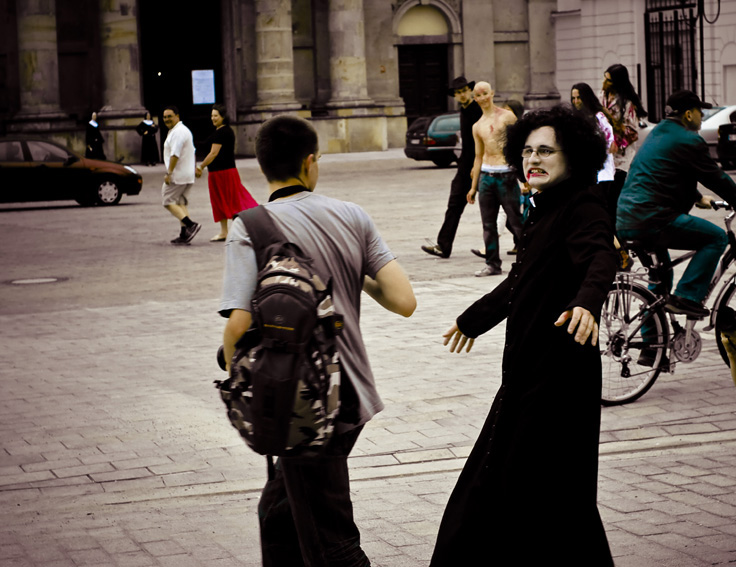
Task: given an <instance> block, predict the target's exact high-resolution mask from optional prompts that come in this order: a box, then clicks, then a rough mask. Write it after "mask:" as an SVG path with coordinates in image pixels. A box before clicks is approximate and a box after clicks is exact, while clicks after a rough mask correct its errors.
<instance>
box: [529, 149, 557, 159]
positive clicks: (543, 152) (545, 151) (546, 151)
mask: <svg viewBox="0 0 736 567" xmlns="http://www.w3.org/2000/svg"><path fill="white" fill-rule="evenodd" d="M561 151H562V150H553V149H552V148H547V147H545V146H542V147H541V148H536V149H534V148H524V149H523V150H521V157H523V158H524V159H529V158H530V157H532V154H533V153H535V152H536V154H537V155H538V156H539V157H540V158H542V159H544V158H548V157H549V156H551V155H552V154H554V153H557V152H561Z"/></svg>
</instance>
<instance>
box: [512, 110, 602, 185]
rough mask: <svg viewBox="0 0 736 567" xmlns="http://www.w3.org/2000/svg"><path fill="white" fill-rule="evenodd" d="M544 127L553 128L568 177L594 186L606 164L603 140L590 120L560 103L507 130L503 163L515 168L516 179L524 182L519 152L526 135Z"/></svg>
mask: <svg viewBox="0 0 736 567" xmlns="http://www.w3.org/2000/svg"><path fill="white" fill-rule="evenodd" d="M544 126H550V127H552V128H553V129H554V131H555V139H556V141H557V143H558V144H559V145H560V148H561V149H562V151H563V152H564V153H565V159H566V160H567V164H568V167H569V169H570V176H571V177H572V178H575V179H576V180H577V181H578V182H580V183H584V184H594V183H595V181H596V176H597V174H598V170H600V169H601V168H602V167H603V164H604V163H605V161H606V156H607V149H606V148H607V144H606V138H605V137H604V134H603V132H601V131H600V129H599V128H598V124H597V123H596V122H595V121H594V120H593V119H591V118H588V117H586V116H585V115H583V113H581V112H575V111H574V110H573V109H572V107H570V106H568V105H563V104H560V105H557V106H555V107H552V108H543V109H539V110H534V111H532V112H529V113H527V114H525V115H524V116H523V117H522V118H520V119H519V121H518V122H516V123H515V124H512V125H511V126H509V127H508V129H507V130H506V145H505V147H504V149H503V154H504V156H505V157H506V163H508V164H509V165H510V166H512V167H514V168H515V169H516V171H517V175H518V177H519V179H521V180H522V181H526V179H524V168H523V166H522V157H521V150H522V149H523V148H524V146H525V145H526V140H527V138H528V137H529V134H531V133H532V132H533V131H534V130H537V129H538V128H542V127H544Z"/></svg>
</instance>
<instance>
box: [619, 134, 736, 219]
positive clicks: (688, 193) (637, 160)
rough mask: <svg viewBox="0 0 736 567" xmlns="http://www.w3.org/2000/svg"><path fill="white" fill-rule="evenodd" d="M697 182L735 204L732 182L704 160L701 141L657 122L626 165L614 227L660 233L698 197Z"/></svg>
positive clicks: (705, 152)
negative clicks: (629, 163) (624, 179)
mask: <svg viewBox="0 0 736 567" xmlns="http://www.w3.org/2000/svg"><path fill="white" fill-rule="evenodd" d="M698 183H701V184H702V185H704V186H705V187H707V188H708V189H710V190H712V191H714V192H715V193H716V194H718V195H719V196H720V197H722V198H723V199H725V200H726V201H728V202H729V203H731V204H733V205H736V183H734V181H733V179H731V178H730V177H729V176H728V174H727V173H725V172H724V171H723V170H722V169H721V168H720V167H718V164H717V163H716V162H715V161H714V160H713V158H711V157H710V154H709V153H708V145H707V144H706V143H705V140H703V138H701V137H700V135H699V134H698V133H697V132H693V131H692V130H688V129H687V128H685V126H683V124H682V123H681V122H679V121H677V120H671V119H665V120H662V122H660V123H659V124H658V125H657V126H656V127H655V128H654V130H652V132H651V133H650V134H649V136H648V137H647V139H646V140H644V143H643V144H642V145H641V147H640V148H639V151H638V152H637V153H636V156H634V160H633V161H632V163H631V168H630V169H629V173H628V175H627V177H626V182H625V183H624V186H623V189H622V190H621V196H620V197H619V200H618V208H617V211H616V229H617V230H627V229H628V230H650V231H656V230H659V229H661V228H662V227H664V226H666V225H667V224H669V223H670V222H672V221H673V220H674V219H675V218H676V217H677V216H679V215H681V214H687V213H688V212H689V211H690V209H691V208H692V207H693V205H694V204H695V203H696V202H697V201H699V200H700V199H701V197H702V195H701V194H700V192H699V191H698Z"/></svg>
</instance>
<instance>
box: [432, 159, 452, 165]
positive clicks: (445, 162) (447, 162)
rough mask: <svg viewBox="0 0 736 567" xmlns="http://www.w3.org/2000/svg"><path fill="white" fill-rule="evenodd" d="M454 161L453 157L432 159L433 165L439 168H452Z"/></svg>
mask: <svg viewBox="0 0 736 567" xmlns="http://www.w3.org/2000/svg"><path fill="white" fill-rule="evenodd" d="M452 161H453V160H452V158H451V157H442V158H432V163H433V164H435V165H436V166H437V167H450V164H451V163H452Z"/></svg>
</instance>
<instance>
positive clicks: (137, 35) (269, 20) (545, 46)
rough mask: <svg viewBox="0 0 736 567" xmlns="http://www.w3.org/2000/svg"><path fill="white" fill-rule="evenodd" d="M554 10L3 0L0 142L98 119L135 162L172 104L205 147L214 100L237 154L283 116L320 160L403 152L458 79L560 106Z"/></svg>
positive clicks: (490, 3) (121, 155)
mask: <svg viewBox="0 0 736 567" xmlns="http://www.w3.org/2000/svg"><path fill="white" fill-rule="evenodd" d="M581 1H582V0H581ZM557 4H558V2H557V0H522V1H519V2H506V1H504V0H219V1H216V2H212V3H211V6H210V7H208V9H206V10H197V11H196V17H194V16H192V12H190V11H189V10H183V9H181V5H180V3H179V2H174V1H173V0H0V120H1V121H2V126H1V127H0V134H1V133H8V134H10V133H17V132H21V133H33V134H36V135H39V136H44V137H51V138H55V139H57V140H61V141H63V142H65V143H66V144H67V145H69V146H70V147H71V148H73V149H76V150H82V149H83V147H84V126H85V124H86V122H87V120H88V119H89V116H90V114H91V112H92V111H97V112H98V120H99V122H100V123H101V127H102V132H103V135H104V136H105V139H106V142H105V150H106V153H107V155H108V157H109V158H111V159H115V160H118V161H124V162H136V161H137V159H138V154H139V148H140V139H139V137H138V136H137V134H136V133H135V127H136V125H137V124H138V123H139V122H140V120H141V119H142V117H143V114H144V112H145V110H146V109H149V110H150V111H151V113H152V115H153V116H154V119H156V117H160V115H161V114H162V110H163V106H164V105H166V104H171V103H173V104H176V105H177V106H178V107H179V109H180V111H181V117H182V120H183V121H184V123H185V124H187V125H188V126H190V127H191V129H192V130H193V132H194V134H195V142H196V143H197V145H198V148H199V150H200V151H201V150H205V151H206V149H207V148H206V147H205V146H206V145H205V144H204V141H205V140H206V137H207V135H208V134H209V132H210V131H211V125H210V123H209V113H210V107H211V100H215V99H216V100H217V102H223V103H224V104H225V105H226V107H227V108H228V112H229V114H230V116H231V123H232V125H233V127H234V128H235V130H236V133H237V140H238V152H239V153H240V154H243V155H252V153H253V146H254V138H255V133H256V131H257V129H258V126H259V125H260V124H261V123H262V122H263V121H264V120H265V119H267V118H269V117H270V116H273V115H275V114H278V113H283V112H289V113H294V114H297V115H300V116H303V117H305V118H307V119H309V120H311V121H312V123H313V124H314V125H315V127H316V129H317V131H318V132H319V136H320V145H321V149H322V151H323V152H324V153H333V152H354V151H368V150H384V149H386V148H390V147H401V146H403V144H404V135H405V132H406V127H407V122H408V121H409V122H410V121H411V120H413V119H414V118H416V117H417V116H420V115H423V114H433V113H437V112H444V111H448V110H452V109H454V101H453V99H452V98H450V97H448V96H447V92H446V88H447V84H448V83H449V81H450V80H451V79H452V78H453V77H454V76H457V75H466V76H467V77H468V78H469V79H471V80H476V81H477V80H489V81H490V82H491V83H492V84H493V86H494V88H495V90H496V98H497V100H498V101H504V100H507V99H509V98H515V99H518V100H521V101H524V103H525V104H526V106H527V107H528V108H532V107H538V106H547V105H550V104H553V103H555V102H557V101H558V100H559V94H558V92H557V81H556V74H555V70H556V67H555V66H556V62H557V58H556V54H555V47H556V45H557V43H558V42H557V41H556V39H555V26H554V25H553V23H552V22H553V19H554V13H555V12H556V11H557V9H558V6H557ZM193 72H194V73H203V75H196V77H195V75H193ZM202 76H204V77H205V78H207V77H209V78H211V85H207V84H206V80H205V83H204V84H200V80H199V77H202ZM201 86H203V89H202V90H199V89H198V87H201ZM195 87H197V88H195ZM212 93H214V94H212ZM200 96H201V97H202V98H201V99H198V97H200ZM208 97H210V98H208Z"/></svg>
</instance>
